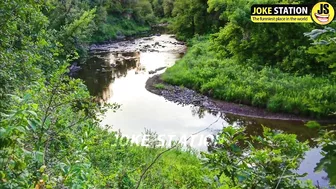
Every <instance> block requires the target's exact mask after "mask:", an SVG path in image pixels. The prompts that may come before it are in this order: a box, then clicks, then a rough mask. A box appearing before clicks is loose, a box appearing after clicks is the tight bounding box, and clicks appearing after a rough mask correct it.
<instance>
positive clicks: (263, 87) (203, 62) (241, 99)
mask: <svg viewBox="0 0 336 189" xmlns="http://www.w3.org/2000/svg"><path fill="white" fill-rule="evenodd" d="M192 43H193V44H194V45H193V46H192V47H191V48H190V49H189V51H188V52H187V54H186V55H185V56H184V57H183V58H182V59H181V60H180V61H178V62H177V63H176V64H175V65H174V66H173V67H171V68H169V69H167V71H166V72H165V73H164V75H163V76H162V78H163V80H164V81H166V82H168V83H171V84H174V85H183V86H185V87H188V88H192V89H195V90H197V91H199V92H201V93H203V94H207V95H209V96H212V97H214V98H217V99H221V100H225V101H230V102H236V103H242V104H247V105H252V106H257V107H263V108H267V109H268V110H270V111H273V112H287V113H294V114H300V115H306V116H313V117H326V116H330V115H333V114H334V113H335V112H336V82H335V78H333V77H331V76H330V77H315V76H313V75H303V76H302V75H301V76H299V75H295V74H292V73H284V72H282V71H280V70H279V69H277V68H272V67H263V68H262V69H260V70H257V69H255V68H252V67H251V66H248V65H245V64H244V63H241V62H239V63H238V62H237V61H236V60H235V59H224V58H221V57H218V55H217V54H216V53H215V52H214V50H212V49H211V48H210V45H211V44H210V43H209V42H208V40H204V39H203V40H202V41H201V42H195V41H193V42H192Z"/></svg>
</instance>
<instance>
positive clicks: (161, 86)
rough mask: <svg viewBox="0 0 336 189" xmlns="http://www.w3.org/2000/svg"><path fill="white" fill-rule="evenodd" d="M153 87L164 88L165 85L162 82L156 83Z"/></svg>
mask: <svg viewBox="0 0 336 189" xmlns="http://www.w3.org/2000/svg"><path fill="white" fill-rule="evenodd" d="M154 87H155V88H157V89H165V88H166V87H165V85H164V84H162V83H159V84H156V85H155V86H154Z"/></svg>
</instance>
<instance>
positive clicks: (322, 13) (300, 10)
mask: <svg viewBox="0 0 336 189" xmlns="http://www.w3.org/2000/svg"><path fill="white" fill-rule="evenodd" d="M334 17H335V10H334V8H333V7H332V5H331V4H329V3H327V2H319V3H317V4H315V5H311V4H310V5H309V4H303V5H300V4H257V5H253V6H252V7H251V20H252V22H254V23H313V22H316V23H317V24H320V25H326V24H329V23H330V22H332V21H333V19H334Z"/></svg>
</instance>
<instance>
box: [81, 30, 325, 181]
mask: <svg viewBox="0 0 336 189" xmlns="http://www.w3.org/2000/svg"><path fill="white" fill-rule="evenodd" d="M93 49H94V53H93V54H92V55H91V58H90V59H89V60H88V61H87V66H86V67H84V68H83V69H82V70H81V71H80V73H79V74H80V77H81V78H82V79H83V80H84V81H85V83H86V85H87V86H88V89H89V90H90V93H91V94H92V95H93V96H95V97H96V98H97V100H98V101H100V102H116V103H118V104H121V109H120V110H118V111H117V112H115V113H114V112H112V111H110V112H107V114H106V117H105V119H104V120H103V122H102V125H105V124H109V125H113V129H114V130H120V131H121V133H122V134H123V135H125V136H128V137H131V138H136V137H138V136H141V134H142V133H144V132H145V128H146V129H150V130H151V131H155V132H156V133H157V134H158V135H160V137H162V138H163V139H165V140H166V141H167V140H168V141H170V140H179V141H180V142H182V143H183V141H184V140H185V139H186V138H188V137H189V136H190V135H192V134H193V133H196V132H198V131H200V130H203V129H204V128H206V127H208V126H209V125H211V124H212V126H211V127H209V128H208V129H206V130H205V131H203V132H201V133H199V134H197V135H194V136H193V137H192V140H190V141H188V145H190V146H191V147H193V148H196V149H199V150H205V149H206V138H207V137H209V136H211V135H212V134H215V133H217V132H218V131H220V130H221V129H222V128H223V127H225V126H228V125H234V126H237V127H238V126H240V127H245V128H246V132H247V133H248V134H250V135H258V134H260V133H261V132H262V125H265V126H268V127H270V128H272V129H274V130H279V131H283V132H285V133H293V134H296V135H297V136H298V139H299V140H300V141H305V140H309V141H310V145H311V147H312V149H311V150H310V151H309V152H308V153H307V155H306V159H305V160H304V161H303V163H302V165H301V167H300V170H299V171H298V172H299V173H304V172H307V173H309V175H308V176H307V178H310V179H312V180H313V181H314V183H317V182H318V183H319V185H320V186H328V180H327V179H326V178H327V174H326V173H325V172H323V171H322V172H320V173H314V171H313V170H314V167H315V165H316V163H317V162H318V161H319V160H320V159H321V155H320V148H318V147H317V146H316V143H314V142H313V141H312V139H313V138H316V137H317V136H318V133H317V132H316V131H315V130H312V129H308V128H307V127H305V126H304V124H303V122H300V121H299V122H298V121H275V120H267V119H257V118H248V117H242V116H235V115H229V114H215V115H214V114H211V113H209V112H207V111H206V110H203V109H200V108H199V107H196V106H182V105H178V104H175V103H172V102H169V101H166V100H165V99H164V98H163V97H161V96H157V95H155V94H152V93H150V92H148V91H147V90H146V89H145V83H146V81H147V79H148V78H149V77H150V76H152V74H149V73H148V72H149V71H151V70H155V69H156V68H159V67H169V66H172V65H173V64H174V63H175V61H176V60H178V59H179V58H180V57H181V53H182V52H183V51H184V50H185V46H184V45H183V44H181V43H179V42H177V41H176V40H175V39H174V38H172V37H171V36H169V35H162V36H154V37H151V38H141V39H137V40H134V41H125V42H119V43H114V44H110V45H105V46H99V47H94V48H93ZM136 52H140V54H139V57H137V58H134V57H135V56H136ZM162 72H164V70H161V71H158V72H157V73H162ZM135 142H138V143H141V137H140V138H139V137H138V138H136V140H135Z"/></svg>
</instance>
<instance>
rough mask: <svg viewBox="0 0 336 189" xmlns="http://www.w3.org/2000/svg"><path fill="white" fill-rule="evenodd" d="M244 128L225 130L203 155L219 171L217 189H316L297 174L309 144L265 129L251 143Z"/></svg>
mask: <svg viewBox="0 0 336 189" xmlns="http://www.w3.org/2000/svg"><path fill="white" fill-rule="evenodd" d="M243 131H244V129H241V128H238V129H237V128H234V127H232V126H230V127H226V128H224V129H223V131H222V132H221V133H220V134H219V136H218V138H217V139H216V141H215V144H214V145H213V147H212V148H211V149H212V150H211V152H210V153H202V154H203V156H204V158H205V159H204V161H205V164H206V165H207V166H209V168H210V169H211V170H212V171H213V172H216V177H215V180H216V181H217V182H216V183H215V184H216V187H223V188H305V189H306V188H315V187H314V186H313V185H312V183H311V181H301V180H299V179H298V178H300V177H304V176H305V174H304V175H299V174H297V173H295V172H294V170H296V169H297V168H298V166H299V165H300V162H301V160H302V159H303V157H304V153H305V151H307V150H308V145H307V142H305V143H301V142H299V141H298V140H297V139H296V136H295V135H292V134H283V133H276V132H274V131H271V130H270V129H269V128H266V127H264V132H263V136H257V137H254V136H252V142H248V140H247V137H246V136H245V135H244V133H243Z"/></svg>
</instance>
